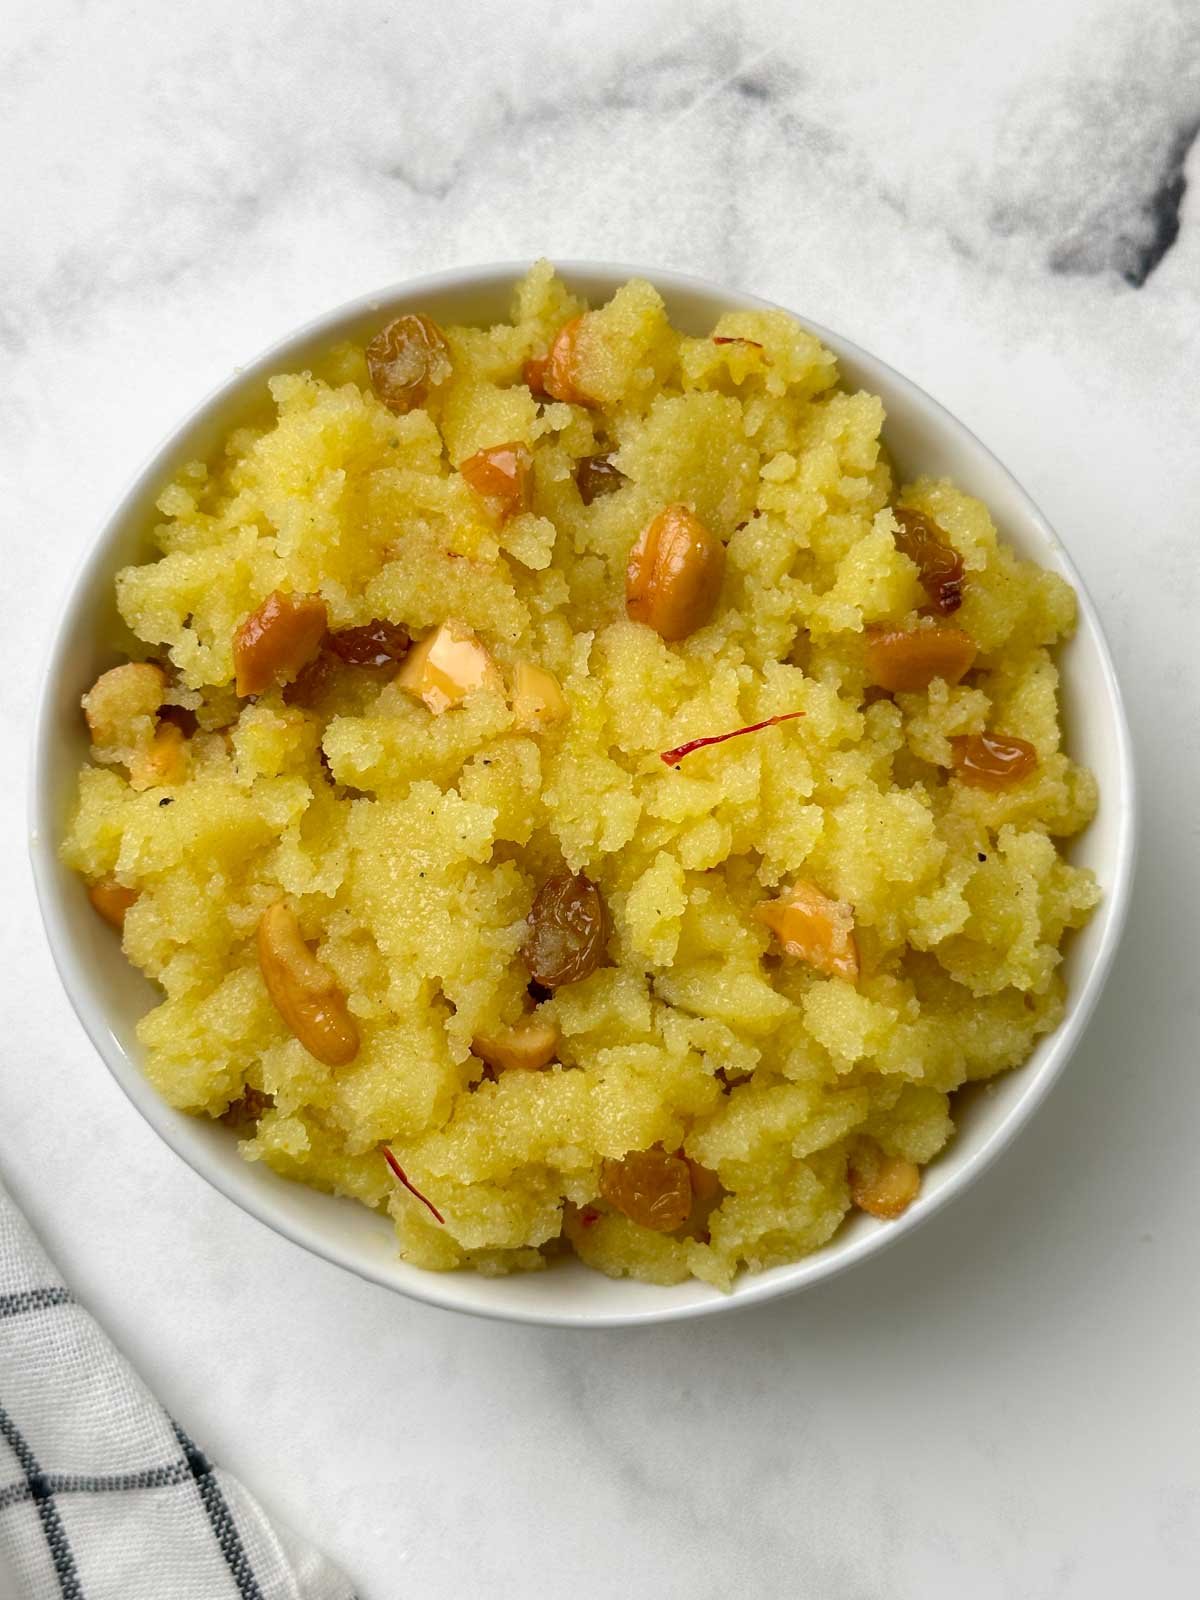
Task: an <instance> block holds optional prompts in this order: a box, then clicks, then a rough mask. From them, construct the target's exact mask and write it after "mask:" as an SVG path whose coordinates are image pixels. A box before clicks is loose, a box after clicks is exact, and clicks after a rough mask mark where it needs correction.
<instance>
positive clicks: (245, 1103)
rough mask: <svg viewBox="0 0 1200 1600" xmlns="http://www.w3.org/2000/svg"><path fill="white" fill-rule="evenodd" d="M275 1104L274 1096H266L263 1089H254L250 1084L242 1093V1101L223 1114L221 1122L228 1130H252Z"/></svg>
mask: <svg viewBox="0 0 1200 1600" xmlns="http://www.w3.org/2000/svg"><path fill="white" fill-rule="evenodd" d="M274 1104H275V1099H274V1096H273V1095H269V1094H264V1093H263V1092H262V1090H261V1089H252V1088H251V1087H250V1086H249V1085H248V1084H247V1086H246V1088H245V1089H243V1091H242V1097H241V1099H240V1100H235V1101H234V1102H233V1104H232V1105H230V1106H229V1107H228V1108H227V1109H226V1110H225V1111H223V1112H222V1113H221V1121H222V1122H223V1123H224V1124H225V1126H226V1127H227V1128H237V1129H238V1130H239V1131H241V1130H242V1129H245V1128H252V1127H254V1125H255V1124H256V1123H257V1122H258V1119H259V1118H260V1117H261V1116H262V1114H263V1112H264V1111H268V1110H269V1109H270V1108H271V1107H272V1106H273V1105H274Z"/></svg>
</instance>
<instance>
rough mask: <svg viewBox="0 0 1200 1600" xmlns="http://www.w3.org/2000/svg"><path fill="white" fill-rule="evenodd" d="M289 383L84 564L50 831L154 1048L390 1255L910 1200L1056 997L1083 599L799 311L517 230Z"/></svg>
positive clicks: (680, 1253) (454, 1251) (688, 1265)
mask: <svg viewBox="0 0 1200 1600" xmlns="http://www.w3.org/2000/svg"><path fill="white" fill-rule="evenodd" d="M511 315H512V321H511V322H509V323H506V324H501V325H499V326H495V327H491V328H478V327H439V326H438V325H437V324H436V323H435V322H433V321H432V320H431V319H430V318H428V317H426V316H417V315H405V316H400V317H397V318H395V319H394V320H393V321H391V322H390V323H389V324H388V325H387V326H385V327H382V328H380V329H379V331H378V332H377V333H376V334H375V336H374V337H373V338H372V339H371V340H370V342H369V343H368V344H367V345H366V347H365V348H361V347H359V346H358V345H353V344H347V345H343V346H340V347H338V348H335V349H331V350H330V351H329V352H328V355H327V357H326V358H325V359H324V360H323V361H322V362H321V363H320V364H319V365H318V368H317V369H316V370H314V371H312V372H298V373H289V374H284V375H281V376H278V377H276V378H273V379H272V380H271V383H270V402H271V406H270V411H269V413H268V412H266V411H264V413H263V415H262V416H261V418H260V420H259V421H258V422H257V423H256V424H255V425H254V426H246V427H241V428H238V429H236V430H235V431H233V432H231V433H230V434H229V436H228V438H227V439H226V441H225V444H224V447H223V449H222V450H221V452H220V453H219V454H218V455H217V456H216V457H215V458H214V459H213V460H212V461H209V462H201V461H195V462H191V463H189V464H187V465H186V466H184V467H183V469H182V470H181V471H180V473H179V475H178V477H177V478H176V481H175V482H174V483H172V484H171V485H170V486H169V487H168V488H167V489H166V490H165V491H164V493H163V494H162V496H161V498H160V500H159V502H158V504H159V509H160V511H161V513H162V519H163V520H162V521H161V523H160V524H159V526H158V527H157V528H156V530H155V534H154V538H155V541H156V545H157V554H156V555H155V558H154V559H152V560H148V561H146V562H145V563H144V564H139V565H136V566H131V567H127V568H126V569H125V570H124V571H122V572H121V573H120V574H119V575H118V577H117V598H118V602H119V606H120V611H121V615H122V616H123V618H124V620H125V622H126V623H127V624H128V626H129V629H130V631H131V634H132V638H133V641H135V643H134V644H133V646H132V647H131V649H130V651H129V654H130V655H131V656H133V657H134V658H135V659H132V660H129V661H127V662H125V663H123V664H121V665H118V666H114V667H113V668H112V669H111V670H110V671H107V672H105V673H104V674H103V675H102V676H101V677H100V678H99V680H98V681H97V682H96V683H95V684H94V685H93V686H92V687H91V689H89V690H88V692H87V693H86V694H85V695H84V699H83V705H84V711H85V713H86V717H87V723H88V727H89V729H90V734H91V741H92V749H91V758H90V760H89V761H88V763H87V765H86V766H85V767H84V769H83V771H82V773H81V774H80V779H79V795H78V803H77V806H76V809H75V813H74V816H73V819H72V821H71V825H70V831H69V834H68V837H67V839H66V842H65V845H64V854H65V858H66V860H67V861H68V862H69V863H70V864H71V865H72V866H73V867H75V868H76V869H78V871H79V872H80V873H82V874H83V875H84V876H85V877H86V879H87V881H88V884H89V886H90V895H91V899H92V902H93V904H94V906H95V908H96V910H97V912H98V913H99V914H100V915H101V916H102V917H104V918H105V919H107V920H108V921H109V922H111V923H112V924H113V925H114V926H115V927H118V928H120V929H121V930H122V939H123V942H124V948H125V951H126V953H127V955H128V957H129V959H130V960H131V961H132V962H133V963H134V964H135V965H136V966H137V967H138V968H140V969H141V971H142V972H144V973H146V974H147V975H148V976H149V977H150V978H151V979H152V980H153V981H154V982H155V983H156V984H157V985H158V986H159V988H160V990H161V992H162V999H161V1001H160V1003H159V1004H158V1005H157V1006H156V1007H155V1008H154V1009H153V1010H152V1011H150V1013H149V1014H148V1015H147V1016H146V1017H145V1018H144V1019H143V1020H142V1022H141V1024H140V1030H139V1031H140V1037H141V1040H142V1042H143V1044H144V1047H145V1052H146V1071H147V1073H148V1074H149V1076H150V1078H151V1080H152V1082H153V1083H154V1084H155V1086H156V1087H157V1089H158V1090H159V1092H160V1093H161V1094H163V1095H164V1096H165V1097H166V1099H167V1100H168V1101H169V1102H170V1103H171V1104H172V1105H174V1106H177V1107H180V1108H182V1109H184V1110H186V1111H189V1112H193V1113H196V1114H199V1115H203V1116H208V1117H213V1118H220V1119H222V1120H224V1121H227V1122H229V1123H231V1124H233V1125H234V1126H235V1127H236V1128H237V1130H238V1133H239V1134H240V1136H241V1140H242V1143H241V1150H242V1152H243V1154H244V1155H245V1156H246V1157H247V1159H249V1160H252V1161H265V1162H266V1163H268V1165H270V1166H271V1167H272V1168H274V1169H275V1170H276V1171H277V1172H279V1173H282V1174H283V1175H285V1176H286V1177H288V1178H293V1179H296V1180H298V1181H300V1182H303V1183H308V1184H312V1185H315V1186H317V1187H319V1188H322V1189H327V1190H332V1191H335V1192H337V1193H340V1194H345V1195H351V1196H353V1197H355V1198H356V1199H358V1200H360V1201H361V1202H362V1203H363V1204H364V1205H367V1206H372V1207H375V1208H378V1209H386V1210H387V1211H388V1212H389V1213H390V1215H391V1217H392V1219H393V1221H394V1224H395V1228H396V1232H397V1234H398V1237H399V1243H400V1249H401V1251H402V1253H403V1255H404V1257H405V1258H406V1259H407V1260H408V1261H411V1262H414V1263H416V1264H418V1265H420V1266H423V1267H427V1268H435V1269H444V1268H453V1267H462V1266H471V1267H475V1268H476V1269H478V1270H479V1271H482V1272H488V1273H497V1272H507V1271H512V1270H518V1269H531V1268H539V1267H542V1266H544V1265H545V1264H546V1263H547V1261H548V1260H550V1259H551V1258H553V1257H554V1256H555V1255H556V1254H558V1253H560V1252H563V1251H566V1250H574V1251H575V1252H576V1253H577V1254H578V1255H579V1256H580V1257H582V1259H583V1260H584V1261H585V1262H586V1263H588V1264H589V1265H590V1266H593V1267H595V1268H598V1269H599V1270H601V1271H603V1272H607V1273H611V1274H631V1275H633V1276H635V1277H638V1278H642V1279H647V1280H649V1281H651V1282H655V1283H672V1282H675V1281H678V1280H681V1279H684V1278H686V1277H687V1276H689V1275H690V1274H691V1275H695V1276H696V1277H698V1278H702V1279H705V1280H707V1281H708V1282H710V1283H713V1284H716V1285H720V1286H722V1287H727V1286H728V1285H729V1284H730V1282H731V1281H732V1279H733V1278H734V1276H735V1274H736V1273H737V1272H738V1271H739V1269H741V1268H743V1267H746V1268H750V1269H760V1268H764V1267H767V1266H771V1265H775V1264H778V1263H781V1262H788V1261H794V1260H796V1259H797V1258H798V1257H800V1256H802V1255H804V1254H805V1252H807V1251H810V1250H813V1249H815V1248H816V1247H817V1246H819V1245H821V1244H822V1243H823V1242H824V1241H826V1240H827V1239H829V1238H830V1236H831V1235H832V1234H833V1233H834V1231H835V1230H836V1228H837V1227H838V1224H839V1223H840V1222H841V1220H842V1218H843V1217H844V1216H845V1214H846V1213H847V1211H848V1210H849V1209H850V1208H852V1207H857V1208H860V1209H862V1210H865V1211H867V1212H870V1213H872V1214H873V1215H875V1216H878V1217H895V1216H898V1215H899V1214H900V1213H901V1212H902V1211H903V1210H904V1209H905V1208H906V1207H907V1206H908V1205H909V1204H911V1203H912V1201H913V1199H914V1198H915V1197H916V1196H917V1194H918V1192H919V1189H920V1184H921V1169H922V1167H923V1166H924V1165H925V1164H926V1163H927V1162H929V1161H930V1160H931V1159H932V1158H933V1157H934V1156H935V1155H936V1154H937V1152H938V1151H939V1150H940V1149H941V1148H942V1146H943V1145H944V1144H945V1143H946V1141H947V1140H948V1139H949V1138H950V1137H951V1136H952V1134H953V1131H954V1124H953V1119H952V1112H953V1105H952V1100H951V1096H952V1095H953V1092H954V1091H955V1090H956V1089H957V1088H958V1087H959V1086H960V1085H962V1084H963V1083H965V1082H967V1081H969V1080H975V1079H981V1078H986V1077H989V1076H991V1075H992V1074H994V1073H997V1072H1001V1071H1003V1070H1005V1069H1006V1068H1010V1067H1014V1066H1016V1065H1017V1064H1018V1063H1020V1062H1021V1061H1023V1060H1024V1059H1025V1057H1026V1056H1028V1054H1029V1052H1030V1050H1031V1049H1032V1047H1033V1045H1034V1043H1035V1041H1036V1040H1037V1039H1038V1037H1039V1036H1040V1035H1042V1034H1044V1033H1046V1032H1047V1031H1048V1030H1050V1029H1052V1028H1053V1027H1054V1026H1055V1024H1056V1022H1057V1021H1058V1019H1059V1016H1060V1014H1061V1011H1062V1006H1063V984H1062V979H1061V976H1060V974H1059V971H1058V968H1059V962H1060V952H1061V946H1062V942H1063V939H1064V936H1065V934H1066V933H1067V930H1068V929H1071V928H1074V927H1078V926H1079V925H1080V924H1081V923H1082V922H1084V921H1085V920H1086V918H1087V916H1088V913H1089V911H1090V909H1091V907H1092V906H1093V905H1094V903H1095V901H1096V899H1097V887H1096V884H1095V882H1094V881H1093V879H1092V877H1091V875H1090V874H1089V873H1088V872H1086V871H1083V870H1081V869H1079V868H1077V867H1075V866H1072V865H1071V864H1070V863H1069V862H1068V861H1067V860H1065V859H1064V857H1063V855H1062V853H1061V851H1060V844H1059V841H1061V840H1063V839H1065V838H1067V837H1069V836H1070V835H1072V834H1074V833H1076V832H1077V831H1078V830H1079V829H1081V828H1082V827H1083V826H1084V825H1085V824H1086V823H1087V821H1088V819H1089V818H1090V816H1091V815H1092V812H1093V810H1094V806H1095V789H1094V784H1093V780H1092V778H1091V777H1090V775H1089V774H1088V773H1087V772H1085V771H1083V770H1081V769H1080V768H1079V767H1077V766H1075V765H1074V764H1073V763H1072V762H1071V760H1070V759H1069V757H1068V756H1067V755H1066V754H1065V753H1064V752H1063V750H1062V748H1061V744H1062V730H1061V725H1060V719H1059V710H1058V700H1057V689H1058V677H1057V672H1056V669H1055V664H1054V660H1053V656H1052V650H1053V647H1054V645H1055V643H1056V642H1057V641H1058V640H1060V639H1062V638H1063V637H1064V636H1065V635H1067V634H1069V632H1070V631H1071V628H1072V624H1073V618H1074V612H1075V602H1074V596H1073V594H1072V592H1071V590H1070V588H1069V587H1068V586H1067V584H1065V583H1064V582H1063V581H1062V579H1061V578H1059V577H1058V576H1056V575H1055V574H1053V573H1050V572H1045V571H1042V570H1040V569H1039V568H1038V567H1036V566H1033V565H1031V564H1029V563H1028V562H1024V561H1020V560H1018V559H1017V558H1016V557H1015V556H1014V554H1013V553H1012V551H1011V550H1009V549H1008V548H1007V547H1006V546H1005V545H1004V544H1003V543H1001V542H999V541H998V539H997V535H996V530H995V528H994V527H993V525H992V522H991V519H990V518H989V516H988V512H987V509H986V508H985V507H984V506H983V505H981V504H980V503H979V501H977V500H973V499H971V498H970V497H969V496H968V495H965V494H963V493H961V492H960V491H959V490H958V489H956V488H955V487H954V486H953V485H952V484H950V483H948V482H945V481H934V480H931V479H927V478H920V479H918V480H917V481H915V482H913V483H908V484H900V483H898V482H896V480H895V478H894V476H893V473H892V470H891V467H890V465H889V462H888V458H887V455H886V452H885V450H884V448H883V446H882V445H881V442H880V430H881V427H882V424H883V420H884V414H883V407H882V405H881V403H880V401H879V400H878V399H877V398H875V397H874V396H872V395H870V394H862V393H847V392H845V391H844V390H843V389H842V388H840V387H839V385H838V370H837V366H836V364H835V361H834V359H833V357H832V356H831V355H830V354H829V352H828V351H827V350H825V349H824V348H822V346H821V344H820V343H819V342H818V340H817V339H816V338H814V337H813V335H812V334H810V333H808V332H806V331H805V329H804V328H802V327H801V326H799V325H798V324H797V323H796V322H794V321H793V320H792V319H791V318H790V317H789V316H787V315H785V314H784V313H782V312H776V311H761V312H748V311H738V312H730V313H728V314H727V315H725V316H722V317H721V318H720V320H719V321H718V323H717V325H716V327H715V328H714V329H713V330H712V333H711V334H710V335H709V336H708V337H704V338H691V337H687V336H684V335H682V334H681V333H679V332H678V331H677V330H676V329H674V328H673V327H672V326H671V324H670V322H669V320H668V318H667V315H666V312H665V309H664V306H663V302H662V300H661V299H660V297H659V295H658V294H657V293H656V292H655V290H654V289H653V288H652V287H651V286H650V284H648V283H644V282H638V281H634V282H631V283H627V284H626V285H625V286H624V287H623V288H621V289H620V290H618V292H617V293H616V294H615V295H614V296H613V297H612V299H611V300H610V301H609V302H608V304H606V305H604V306H601V307H599V308H596V309H589V308H588V307H586V306H585V305H584V304H582V303H581V302H580V301H579V300H578V299H577V298H576V297H574V296H573V295H572V294H571V293H570V292H569V291H568V290H567V288H566V287H565V286H564V285H563V283H562V282H560V281H559V280H558V278H556V276H555V275H554V273H553V271H552V269H551V268H550V267H549V266H548V265H547V264H545V263H542V264H540V265H539V266H537V267H535V268H534V269H533V271H532V272H531V273H530V274H529V275H528V277H527V278H526V279H525V280H524V281H523V282H522V283H520V284H519V285H517V287H516V289H515V292H514V296H513V305H512V313H511Z"/></svg>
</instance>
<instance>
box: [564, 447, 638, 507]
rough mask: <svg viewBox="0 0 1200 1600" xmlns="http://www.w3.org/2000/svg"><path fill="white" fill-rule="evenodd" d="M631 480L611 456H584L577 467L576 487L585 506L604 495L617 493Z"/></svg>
mask: <svg viewBox="0 0 1200 1600" xmlns="http://www.w3.org/2000/svg"><path fill="white" fill-rule="evenodd" d="M628 481H629V480H628V479H627V478H626V476H625V474H624V473H623V472H618V470H617V468H616V467H614V466H613V461H612V457H611V456H584V457H583V459H582V460H581V461H580V463H579V465H578V466H577V467H576V468H575V487H576V488H577V489H578V490H579V498H580V499H581V500H582V501H583V503H584V505H585V506H590V505H591V503H592V501H593V500H599V499H600V497H601V496H602V495H606V494H615V493H616V491H617V490H618V489H619V488H620V487H621V485H622V484H623V483H627V482H628Z"/></svg>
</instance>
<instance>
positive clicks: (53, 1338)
mask: <svg viewBox="0 0 1200 1600" xmlns="http://www.w3.org/2000/svg"><path fill="white" fill-rule="evenodd" d="M0 1600H354V1594H353V1591H352V1589H351V1587H350V1585H349V1584H348V1583H347V1581H346V1579H345V1578H344V1577H342V1575H341V1574H340V1573H339V1572H338V1571H337V1570H336V1569H335V1568H334V1567H332V1566H330V1564H329V1563H328V1562H327V1561H326V1560H325V1559H324V1557H322V1556H320V1555H318V1554H317V1553H316V1552H315V1551H313V1550H310V1549H308V1548H307V1547H306V1546H305V1545H303V1544H302V1543H301V1542H300V1541H299V1540H298V1539H296V1537H295V1535H294V1534H291V1533H289V1532H287V1531H286V1530H285V1529H283V1528H280V1527H278V1526H277V1525H273V1524H272V1523H270V1522H268V1520H267V1518H266V1516H265V1515H264V1513H263V1511H262V1508H261V1507H260V1506H259V1505H258V1503H257V1501H256V1500H255V1499H254V1497H253V1496H252V1495H250V1494H249V1493H247V1491H246V1490H245V1489H244V1488H243V1487H242V1485H241V1484H240V1483H239V1482H238V1480H237V1479H236V1478H232V1477H230V1476H229V1474H228V1473H226V1472H223V1471H222V1470H221V1469H220V1468H219V1467H214V1466H213V1465H212V1464H211V1463H210V1462H209V1460H208V1459H207V1457H206V1456H205V1454H204V1452H203V1451H202V1450H200V1449H199V1448H198V1447H197V1446H196V1445H195V1444H193V1443H192V1441H191V1439H189V1438H188V1436H187V1434H186V1433H185V1432H184V1431H183V1429H182V1428H181V1427H180V1426H179V1425H178V1423H175V1422H173V1421H172V1420H171V1418H170V1417H168V1416H167V1414H166V1413H165V1412H164V1411H163V1409H162V1407H161V1406H160V1405H159V1404H158V1402H157V1400H155V1398H154V1396H153V1395H152V1394H150V1393H149V1391H148V1390H147V1389H146V1387H145V1385H144V1384H143V1383H142V1381H141V1379H140V1378H139V1377H138V1376H137V1374H136V1373H135V1372H133V1371H132V1370H131V1368H130V1367H129V1366H128V1365H127V1363H126V1362H125V1361H124V1360H123V1359H122V1357H121V1356H120V1355H119V1354H118V1353H117V1351H116V1350H115V1349H114V1348H113V1346H112V1344H111V1343H110V1342H109V1340H108V1339H107V1337H106V1336H105V1335H104V1334H103V1333H102V1332H101V1330H100V1328H99V1327H98V1326H97V1324H96V1323H95V1322H94V1321H93V1320H92V1318H91V1317H90V1316H89V1315H88V1313H87V1312H86V1311H85V1310H84V1309H83V1307H82V1306H80V1305H78V1304H77V1303H76V1302H75V1300H74V1299H73V1298H72V1295H71V1292H70V1290H69V1289H68V1288H66V1286H65V1285H64V1284H63V1281H62V1279H61V1278H60V1277H59V1276H58V1274H57V1273H56V1272H55V1270H54V1268H53V1267H52V1266H51V1264H50V1261H49V1259H48V1258H47V1256H46V1254H45V1252H44V1251H43V1250H42V1248H41V1246H40V1245H39V1244H38V1242H37V1240H36V1239H35V1238H34V1236H33V1234H32V1233H31V1231H30V1229H29V1225H28V1223H27V1222H26V1221H25V1218H24V1217H23V1216H22V1215H21V1213H20V1212H19V1211H18V1210H17V1207H16V1206H15V1204H14V1203H13V1201H12V1199H11V1198H10V1197H9V1195H8V1194H7V1193H6V1192H5V1190H4V1188H3V1187H2V1186H0Z"/></svg>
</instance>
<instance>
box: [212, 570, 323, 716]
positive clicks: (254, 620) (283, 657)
mask: <svg viewBox="0 0 1200 1600" xmlns="http://www.w3.org/2000/svg"><path fill="white" fill-rule="evenodd" d="M327 620H328V618H327V614H326V611H325V602H324V600H318V599H317V598H316V596H315V595H305V594H300V595H295V594H284V593H283V592H282V591H281V590H279V589H276V590H275V591H274V592H273V593H271V594H269V595H268V596H267V598H266V599H265V600H264V601H263V603H262V604H261V605H260V606H259V607H258V608H257V609H256V610H254V611H252V612H251V613H250V615H249V616H248V617H247V618H246V619H245V621H244V622H243V623H242V624H241V626H240V627H239V628H238V630H237V632H236V633H235V634H234V636H233V668H234V672H235V674H236V678H237V682H236V685H235V687H236V688H237V692H238V694H241V695H250V694H264V693H265V692H266V690H268V689H270V688H272V687H273V686H274V684H276V683H277V682H282V683H290V682H291V680H292V679H293V678H294V677H295V676H296V674H297V673H298V672H299V671H300V669H301V667H304V666H306V665H307V664H308V662H309V661H311V660H312V658H313V656H315V655H316V653H317V651H318V650H319V649H320V648H321V640H322V639H323V638H324V637H325V625H326V622H327Z"/></svg>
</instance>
